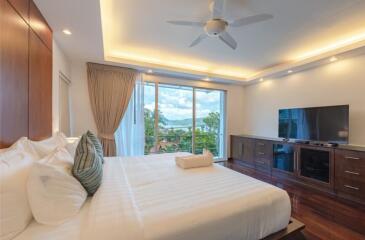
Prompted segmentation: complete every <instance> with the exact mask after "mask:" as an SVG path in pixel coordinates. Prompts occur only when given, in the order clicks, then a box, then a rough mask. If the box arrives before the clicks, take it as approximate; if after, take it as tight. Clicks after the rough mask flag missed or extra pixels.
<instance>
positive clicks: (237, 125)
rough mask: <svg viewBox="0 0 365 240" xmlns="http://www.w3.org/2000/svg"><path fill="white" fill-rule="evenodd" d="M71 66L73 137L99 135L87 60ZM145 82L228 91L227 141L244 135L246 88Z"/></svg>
mask: <svg viewBox="0 0 365 240" xmlns="http://www.w3.org/2000/svg"><path fill="white" fill-rule="evenodd" d="M71 65H72V67H71V78H72V79H73V83H72V85H71V89H70V90H71V91H70V92H71V125H72V135H73V136H79V135H81V134H82V133H84V132H85V131H86V130H88V129H90V130H92V131H95V132H96V126H95V121H94V118H93V115H92V111H91V107H90V101H89V95H88V87H87V73H86V63H85V61H73V62H72V64H71ZM144 79H145V81H156V80H158V81H159V82H163V83H175V84H183V85H190V86H196V87H204V88H213V89H222V90H226V91H227V110H226V112H227V116H226V121H227V138H228V140H229V135H231V134H241V133H242V132H243V130H244V128H243V122H244V117H243V113H244V111H243V106H244V105H243V102H244V99H243V91H244V89H243V87H242V86H237V85H226V84H216V83H211V82H203V81H193V80H181V79H176V78H167V77H157V76H151V75H146V76H145V77H144ZM229 149H230V148H229V141H228V144H227V154H228V156H229Z"/></svg>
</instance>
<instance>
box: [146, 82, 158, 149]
mask: <svg viewBox="0 0 365 240" xmlns="http://www.w3.org/2000/svg"><path fill="white" fill-rule="evenodd" d="M144 125H145V128H144V132H145V146H144V152H145V154H148V153H153V152H154V149H155V84H154V83H145V85H144Z"/></svg>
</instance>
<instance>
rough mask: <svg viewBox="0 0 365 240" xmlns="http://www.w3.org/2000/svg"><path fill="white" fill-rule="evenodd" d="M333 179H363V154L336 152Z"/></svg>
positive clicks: (364, 175) (364, 154) (364, 161)
mask: <svg viewBox="0 0 365 240" xmlns="http://www.w3.org/2000/svg"><path fill="white" fill-rule="evenodd" d="M335 177H336V178H350V179H353V180H356V179H358V180H359V181H360V180H362V179H364V178H365V153H363V152H355V151H347V150H336V152H335Z"/></svg>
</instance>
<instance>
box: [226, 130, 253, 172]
mask: <svg viewBox="0 0 365 240" xmlns="http://www.w3.org/2000/svg"><path fill="white" fill-rule="evenodd" d="M231 156H232V158H233V160H238V161H240V162H241V163H243V164H245V165H247V166H253V162H254V140H253V139H249V138H244V137H240V136H232V137H231Z"/></svg>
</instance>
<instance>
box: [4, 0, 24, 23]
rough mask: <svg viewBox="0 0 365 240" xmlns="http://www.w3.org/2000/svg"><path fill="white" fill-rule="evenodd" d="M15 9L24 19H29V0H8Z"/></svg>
mask: <svg viewBox="0 0 365 240" xmlns="http://www.w3.org/2000/svg"><path fill="white" fill-rule="evenodd" d="M8 2H9V3H10V4H11V5H13V7H14V8H15V10H16V11H17V12H18V13H19V14H20V16H21V17H22V18H23V19H24V20H25V21H26V22H28V21H29V0H8Z"/></svg>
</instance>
